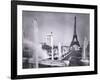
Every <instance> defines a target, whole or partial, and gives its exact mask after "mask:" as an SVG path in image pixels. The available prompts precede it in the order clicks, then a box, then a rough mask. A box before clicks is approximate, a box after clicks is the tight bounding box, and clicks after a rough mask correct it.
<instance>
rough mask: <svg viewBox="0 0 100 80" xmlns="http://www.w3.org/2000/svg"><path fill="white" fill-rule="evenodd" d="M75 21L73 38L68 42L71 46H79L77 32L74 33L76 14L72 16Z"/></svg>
mask: <svg viewBox="0 0 100 80" xmlns="http://www.w3.org/2000/svg"><path fill="white" fill-rule="evenodd" d="M74 20H75V22H74V34H73V39H72V42H71V44H70V47H73V46H74V45H77V46H78V47H80V44H79V41H78V38H77V33H76V16H75V18H74Z"/></svg>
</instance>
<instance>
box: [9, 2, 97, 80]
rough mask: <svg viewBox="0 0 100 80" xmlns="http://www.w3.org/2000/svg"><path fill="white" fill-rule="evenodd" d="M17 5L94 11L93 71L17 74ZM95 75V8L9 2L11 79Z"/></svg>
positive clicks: (81, 5) (78, 5)
mask: <svg viewBox="0 0 100 80" xmlns="http://www.w3.org/2000/svg"><path fill="white" fill-rule="evenodd" d="M17 5H27V6H28V5H31V6H32V5H33V6H35V5H36V6H47V7H62V8H80V9H93V10H94V54H95V55H94V71H81V72H63V73H47V74H28V75H18V74H17ZM89 74H97V6H96V5H83V4H65V3H48V2H33V1H11V78H12V79H23V78H42V77H58V76H75V75H89Z"/></svg>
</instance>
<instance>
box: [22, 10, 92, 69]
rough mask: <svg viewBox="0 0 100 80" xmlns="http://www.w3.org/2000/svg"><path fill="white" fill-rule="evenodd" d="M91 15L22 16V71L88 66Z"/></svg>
mask: <svg viewBox="0 0 100 80" xmlns="http://www.w3.org/2000/svg"><path fill="white" fill-rule="evenodd" d="M89 17H90V15H89V14H82V13H60V12H58V13H57V12H36V11H23V12H22V47H23V48H22V49H23V50H22V51H23V56H22V57H23V58H22V60H23V61H22V62H23V69H28V68H48V67H49V68H52V67H70V66H89V63H90V52H89V47H90V39H89V26H90V24H89V22H90V20H89V19H90V18H89Z"/></svg>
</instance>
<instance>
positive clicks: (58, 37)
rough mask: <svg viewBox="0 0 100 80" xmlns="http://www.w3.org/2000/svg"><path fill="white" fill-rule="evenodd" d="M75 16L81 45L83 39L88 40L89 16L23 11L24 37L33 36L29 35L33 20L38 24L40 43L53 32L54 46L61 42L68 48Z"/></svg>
mask: <svg viewBox="0 0 100 80" xmlns="http://www.w3.org/2000/svg"><path fill="white" fill-rule="evenodd" d="M75 16H76V28H77V36H78V40H79V42H80V44H81V45H82V44H83V40H84V37H87V39H88V40H89V26H90V24H89V14H78V13H54V12H34V11H23V13H22V24H23V32H24V36H25V38H29V37H32V36H33V35H32V34H33V33H31V31H32V30H33V25H32V21H33V19H34V18H35V19H36V20H37V23H38V34H39V41H40V42H43V41H44V40H45V37H46V36H45V35H46V34H50V33H51V32H53V35H54V44H58V42H61V43H63V44H66V45H67V46H69V45H70V43H71V41H72V37H73V32H74V30H73V29H74V17H75ZM28 34H31V35H28Z"/></svg>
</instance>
